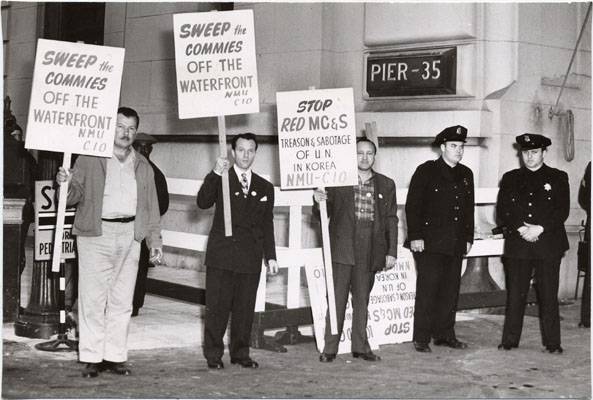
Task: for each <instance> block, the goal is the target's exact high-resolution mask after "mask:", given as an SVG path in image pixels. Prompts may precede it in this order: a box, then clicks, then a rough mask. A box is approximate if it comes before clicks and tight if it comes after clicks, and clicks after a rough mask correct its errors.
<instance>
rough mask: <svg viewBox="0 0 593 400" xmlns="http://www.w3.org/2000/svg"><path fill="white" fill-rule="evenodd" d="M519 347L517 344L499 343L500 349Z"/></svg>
mask: <svg viewBox="0 0 593 400" xmlns="http://www.w3.org/2000/svg"><path fill="white" fill-rule="evenodd" d="M517 347H519V345H517V344H509V343H501V344H499V345H498V350H511V349H516V348H517Z"/></svg>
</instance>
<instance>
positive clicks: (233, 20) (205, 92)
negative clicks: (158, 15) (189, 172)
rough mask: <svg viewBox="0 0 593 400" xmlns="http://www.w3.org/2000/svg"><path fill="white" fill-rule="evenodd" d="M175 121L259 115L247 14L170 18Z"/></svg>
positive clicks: (251, 29)
mask: <svg viewBox="0 0 593 400" xmlns="http://www.w3.org/2000/svg"><path fill="white" fill-rule="evenodd" d="M173 33H174V37H175V67H176V71H177V99H178V105H179V118H180V119H186V118H200V117H213V116H220V115H233V114H247V113H256V112H259V92H258V87H257V64H256V58H255V34H254V23H253V10H238V11H219V12H199V13H185V14H175V15H173Z"/></svg>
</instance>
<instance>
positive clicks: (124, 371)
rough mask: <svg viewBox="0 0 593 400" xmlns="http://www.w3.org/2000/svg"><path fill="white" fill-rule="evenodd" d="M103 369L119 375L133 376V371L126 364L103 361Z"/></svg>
mask: <svg viewBox="0 0 593 400" xmlns="http://www.w3.org/2000/svg"><path fill="white" fill-rule="evenodd" d="M102 369H103V370H105V371H109V372H112V373H114V374H117V375H124V376H128V375H132V371H131V370H130V369H129V368H128V366H127V365H126V363H125V362H112V361H103V365H102Z"/></svg>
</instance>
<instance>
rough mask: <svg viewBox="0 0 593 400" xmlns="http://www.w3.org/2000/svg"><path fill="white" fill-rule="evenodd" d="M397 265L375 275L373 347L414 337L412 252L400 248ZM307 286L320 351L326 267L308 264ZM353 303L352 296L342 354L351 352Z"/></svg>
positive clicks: (371, 312) (371, 305)
mask: <svg viewBox="0 0 593 400" xmlns="http://www.w3.org/2000/svg"><path fill="white" fill-rule="evenodd" d="M398 254H399V257H398V259H397V265H396V267H395V268H393V269H391V270H389V271H382V272H379V273H377V274H376V275H375V284H374V285H373V290H372V291H371V294H370V301H369V307H368V318H369V319H368V323H367V335H368V338H369V344H370V346H371V348H372V349H377V348H378V347H379V345H382V344H393V343H404V342H409V341H411V340H412V334H413V327H414V302H415V298H416V269H415V264H414V258H413V256H412V253H411V252H410V251H409V250H407V249H405V248H403V247H401V246H400V247H399V249H398ZM306 272H307V285H308V288H309V298H310V301H311V310H312V313H313V329H314V332H315V340H316V342H317V348H318V350H319V352H322V351H323V346H324V345H325V338H324V334H325V322H326V319H325V318H326V313H327V302H325V301H324V296H325V280H324V274H323V270H322V268H321V267H319V266H314V265H307V266H306ZM351 331H352V303H351V299H350V296H349V298H348V303H347V305H346V314H345V317H344V327H343V330H342V333H341V335H342V336H341V339H340V346H339V349H338V353H339V354H343V353H348V352H350V351H351V340H350V337H351Z"/></svg>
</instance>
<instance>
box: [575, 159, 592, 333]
mask: <svg viewBox="0 0 593 400" xmlns="http://www.w3.org/2000/svg"><path fill="white" fill-rule="evenodd" d="M579 205H580V206H581V207H582V208H583V210H585V212H586V213H587V221H586V222H585V238H584V239H585V240H584V242H585V248H584V251H583V250H581V248H580V247H579V250H580V252H583V254H579V255H578V257H579V260H578V262H579V263H582V264H583V268H584V269H585V283H584V284H583V295H582V297H581V321H580V322H579V327H585V328H589V327H591V161H589V164H587V167H586V168H585V175H583V179H581V186H580V187H579ZM580 252H579V253H580Z"/></svg>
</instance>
